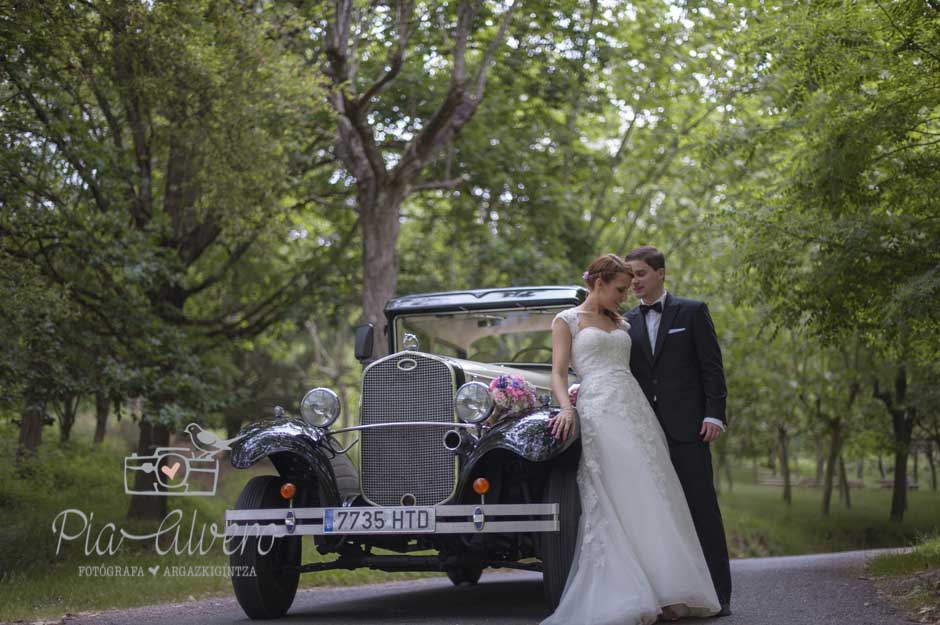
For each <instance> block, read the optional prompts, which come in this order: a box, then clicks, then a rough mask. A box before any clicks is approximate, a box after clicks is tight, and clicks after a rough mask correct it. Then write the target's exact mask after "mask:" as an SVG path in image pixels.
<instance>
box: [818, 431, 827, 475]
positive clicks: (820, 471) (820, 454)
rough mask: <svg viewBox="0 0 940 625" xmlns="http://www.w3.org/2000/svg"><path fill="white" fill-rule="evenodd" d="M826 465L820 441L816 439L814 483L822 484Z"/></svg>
mask: <svg viewBox="0 0 940 625" xmlns="http://www.w3.org/2000/svg"><path fill="white" fill-rule="evenodd" d="M825 467H826V456H825V454H823V446H822V441H821V440H820V439H819V438H817V439H816V484H822V482H823V471H824V470H825Z"/></svg>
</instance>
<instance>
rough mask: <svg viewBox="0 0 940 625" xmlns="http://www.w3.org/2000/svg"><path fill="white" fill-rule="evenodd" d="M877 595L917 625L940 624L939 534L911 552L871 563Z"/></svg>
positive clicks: (927, 539) (891, 555)
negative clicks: (889, 602) (897, 608)
mask: <svg viewBox="0 0 940 625" xmlns="http://www.w3.org/2000/svg"><path fill="white" fill-rule="evenodd" d="M868 571H869V573H871V575H872V576H874V577H875V586H876V587H877V588H878V592H879V593H880V594H881V595H882V596H883V597H885V598H887V599H888V600H889V601H891V602H892V603H894V604H895V605H897V606H898V607H899V608H901V609H902V610H904V612H905V613H906V614H907V617H908V618H909V619H911V620H912V621H914V622H915V623H931V624H935V623H940V535H936V536H933V537H929V538H924V539H923V540H921V542H920V543H918V544H917V545H915V547H914V549H912V550H911V551H910V552H908V553H891V554H885V555H882V556H878V557H877V558H874V559H872V561H871V562H869V564H868Z"/></svg>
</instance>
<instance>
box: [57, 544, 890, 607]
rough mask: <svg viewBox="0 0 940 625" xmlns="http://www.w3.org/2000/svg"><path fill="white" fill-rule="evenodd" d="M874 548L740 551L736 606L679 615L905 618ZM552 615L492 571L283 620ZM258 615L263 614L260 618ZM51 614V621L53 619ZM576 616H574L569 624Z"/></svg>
mask: <svg viewBox="0 0 940 625" xmlns="http://www.w3.org/2000/svg"><path fill="white" fill-rule="evenodd" d="M873 553H876V552H871V551H853V552H845V553H836V554H818V555H810V556H792V557H783V558H755V559H748V560H735V561H734V562H732V565H731V572H732V579H733V583H734V596H733V600H732V611H733V614H732V615H731V616H730V617H725V618H713V619H707V620H697V619H688V620H684V621H681V622H682V623H690V624H691V623H701V624H703V625H704V624H710V625H828V624H833V625H835V624H839V625H905V624H908V623H909V621H907V620H905V618H904V617H903V615H901V614H900V613H899V612H897V611H896V610H894V609H893V608H892V607H890V606H889V605H887V604H885V603H884V602H883V601H881V600H880V599H878V597H877V596H876V594H875V590H874V588H873V587H872V583H871V581H870V580H868V579H867V578H866V577H865V574H864V565H865V561H866V560H867V559H868V558H869V557H871V555H872V554H873ZM545 616H547V608H546V605H545V601H544V599H543V596H542V583H541V575H540V574H536V573H527V572H500V571H495V572H487V573H485V574H484V575H483V577H482V579H481V580H480V583H479V584H478V585H476V586H460V587H454V586H452V585H451V583H450V581H448V579H447V578H446V577H435V578H429V579H420V580H413V581H406V582H392V583H386V584H373V585H368V586H356V587H344V588H316V589H309V590H302V591H300V592H298V593H297V597H296V599H295V600H294V604H293V606H292V607H291V610H290V612H288V614H287V616H285V617H284V618H282V619H279V620H278V621H270V622H276V623H280V624H284V625H287V624H294V623H312V624H317V625H352V624H356V625H361V624H363V623H379V624H382V625H391V624H395V625H476V624H486V625H523V624H525V625H536V624H537V623H539V621H541V620H542V619H543V618H545ZM62 622H63V623H66V624H67V625H110V624H119V625H125V624H134V625H222V624H226V625H228V624H232V623H240V624H247V623H251V622H252V621H250V620H248V619H247V617H246V616H245V615H244V613H243V612H242V611H241V608H240V607H239V606H238V603H237V602H236V601H235V599H234V598H217V599H206V600H201V601H191V602H188V603H176V604H164V605H156V606H146V607H141V608H133V609H130V610H114V611H107V612H100V613H85V614H78V615H74V616H69V617H68V618H66V619H64V620H63V621H62ZM254 622H256V623H261V622H263V621H254ZM47 623H48V621H47ZM572 625H576V624H574V623H573V624H572Z"/></svg>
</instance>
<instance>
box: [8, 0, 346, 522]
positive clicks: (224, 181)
mask: <svg viewBox="0 0 940 625" xmlns="http://www.w3.org/2000/svg"><path fill="white" fill-rule="evenodd" d="M263 18H264V15H263V13H262V14H259V13H256V12H255V11H253V10H249V9H247V8H245V7H240V6H237V5H225V4H221V3H216V2H211V1H209V0H206V1H204V2H195V3H194V2H168V3H157V4H153V5H148V4H137V5H133V4H127V3H123V2H116V3H112V2H107V1H104V0H102V1H100V2H91V3H79V4H61V3H55V2H43V3H32V4H29V5H24V6H22V7H20V8H18V9H17V11H15V12H14V13H13V14H11V15H10V16H9V19H5V20H4V21H3V24H2V26H0V28H2V29H3V33H2V35H3V37H2V38H3V41H4V42H5V44H4V47H3V49H2V54H0V79H2V81H3V85H4V87H5V88H6V90H7V91H8V95H9V97H8V98H7V99H6V100H5V102H4V122H5V130H6V136H5V139H6V141H7V145H8V146H9V147H10V148H12V149H11V150H10V151H9V152H7V153H6V154H5V156H4V158H3V159H2V162H0V166H2V169H3V177H5V178H6V181H7V182H6V188H7V189H9V190H10V191H11V192H13V193H12V195H11V196H7V195H6V193H5V194H4V197H5V198H7V199H5V202H4V209H5V220H4V223H3V226H4V230H3V233H2V234H3V235H4V236H3V246H4V249H5V251H6V253H7V254H9V255H11V256H16V257H17V258H20V259H23V260H25V261H27V262H29V263H31V266H33V267H36V270H37V273H38V274H39V275H41V276H42V280H43V281H44V282H45V283H46V284H51V285H56V286H57V287H58V288H59V289H61V291H62V292H63V293H65V294H66V295H67V297H68V299H69V302H70V303H72V304H74V306H75V307H77V308H78V309H80V310H81V311H82V313H81V314H82V319H83V323H86V322H87V323H89V324H90V326H89V328H90V329H89V332H91V333H93V334H94V335H95V340H96V341H98V342H99V343H100V344H101V345H102V346H103V348H104V353H105V354H107V355H108V357H109V358H110V359H111V360H112V362H113V363H114V366H112V367H110V374H111V376H112V379H113V380H114V386H116V387H118V386H119V387H120V388H122V389H124V390H125V391H126V392H127V393H130V394H132V395H140V396H143V397H145V398H146V400H147V401H146V402H145V405H146V408H147V410H146V413H145V415H144V416H143V418H142V419H141V422H140V439H139V441H138V452H139V453H149V451H150V449H151V448H152V447H154V446H165V445H166V444H167V442H168V435H169V431H170V430H171V429H173V428H174V427H175V426H176V425H177V424H178V423H179V422H180V421H182V420H186V419H190V418H193V417H194V416H195V415H197V414H201V413H204V412H211V411H212V410H213V409H215V408H218V407H219V406H220V405H221V402H222V401H223V399H224V394H223V393H222V392H221V388H220V386H219V384H220V376H219V375H218V374H217V373H216V372H217V370H218V368H217V365H218V362H219V359H220V358H221V354H222V353H224V352H225V351H226V350H231V349H232V348H233V347H235V345H236V343H235V342H236V341H238V340H242V339H245V338H250V337H252V336H255V335H257V334H259V333H261V332H262V331H264V330H265V329H266V328H267V327H269V326H271V324H273V323H275V322H276V321H278V320H279V319H281V318H282V317H283V316H284V315H285V314H287V312H288V311H289V309H290V307H291V306H294V305H296V303H297V302H298V300H299V298H300V297H301V295H303V294H304V291H305V289H306V282H305V280H304V277H305V275H307V274H308V273H310V272H315V271H317V270H318V269H319V268H321V267H325V266H328V265H329V264H330V263H332V262H335V261H336V260H337V255H338V254H341V253H342V250H344V249H345V247H346V246H345V240H342V239H341V238H340V239H336V240H333V239H329V240H328V241H327V243H328V244H323V245H316V244H314V242H313V241H306V242H305V241H293V245H287V244H286V242H287V240H288V236H287V235H288V230H289V228H290V225H291V219H292V214H291V212H290V208H291V206H292V204H291V203H290V202H289V201H286V198H287V197H288V195H289V192H290V191H291V190H292V185H293V184H294V180H295V179H296V178H297V177H302V175H303V174H304V172H305V171H306V170H307V168H308V166H307V164H306V161H305V160H304V159H303V158H302V156H303V153H304V150H305V149H308V148H309V147H310V146H309V144H308V136H316V133H314V132H308V129H309V128H308V124H309V123H311V122H316V121H318V119H319V118H318V117H317V111H318V109H317V108H316V105H315V102H316V99H315V98H311V93H312V91H313V90H314V88H313V86H312V83H311V82H310V81H307V80H304V79H303V78H302V74H301V73H300V72H298V71H297V69H298V67H299V60H298V59H297V58H296V57H295V56H294V55H292V54H288V53H285V51H284V50H283V49H282V48H281V47H280V46H279V44H278V43H277V40H276V38H275V37H272V36H269V35H270V33H269V32H268V24H267V22H266V21H265V20H264V19H263ZM9 197H12V199H13V200H15V203H14V202H13V201H10V200H9ZM301 249H302V250H303V251H300V250H301ZM288 261H290V262H289V264H288ZM262 266H263V267H264V268H265V270H264V271H257V268H259V267H262ZM247 267H253V268H255V271H251V273H252V275H251V278H252V282H251V284H250V285H241V288H233V287H234V285H235V284H236V283H237V282H238V280H239V277H240V272H245V271H246V268H247ZM56 382H61V379H58V380H56ZM27 405H29V404H28V403H27ZM139 477H142V479H144V480H148V479H151V478H150V477H149V476H143V474H141V475H140V476H139ZM138 486H139V487H142V488H149V487H150V484H143V483H142V484H139V485H138ZM164 507H165V500H164V498H159V497H149V498H136V499H135V500H133V501H132V505H131V510H130V513H131V515H132V516H143V517H155V516H157V517H158V516H162V512H163V509H164Z"/></svg>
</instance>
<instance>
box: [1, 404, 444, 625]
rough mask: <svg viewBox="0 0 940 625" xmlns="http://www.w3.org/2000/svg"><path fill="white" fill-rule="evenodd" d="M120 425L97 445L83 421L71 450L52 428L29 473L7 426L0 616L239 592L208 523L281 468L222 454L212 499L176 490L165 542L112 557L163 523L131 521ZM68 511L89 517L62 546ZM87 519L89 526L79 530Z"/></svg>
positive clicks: (313, 582) (372, 574)
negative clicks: (247, 487) (243, 463)
mask: <svg viewBox="0 0 940 625" xmlns="http://www.w3.org/2000/svg"><path fill="white" fill-rule="evenodd" d="M86 425H87V424H86ZM114 429H115V431H114V432H109V435H108V438H107V439H106V441H105V442H104V443H103V444H102V445H91V444H90V443H84V442H82V441H83V440H84V441H87V440H90V439H91V433H90V431H89V432H85V431H84V428H82V427H80V424H76V432H75V433H74V434H73V437H74V441H73V442H72V443H70V444H69V445H68V446H67V447H65V448H59V447H58V446H57V445H56V444H55V442H54V433H53V432H50V431H47V432H46V433H45V434H46V438H47V440H48V439H51V441H52V442H49V443H48V444H44V445H43V447H42V449H41V450H40V456H39V457H40V459H41V461H40V462H36V463H35V464H33V465H32V466H31V467H30V475H29V477H28V479H25V478H23V477H22V476H20V475H18V474H17V472H16V471H15V467H14V465H13V460H14V456H15V447H16V440H17V433H16V431H15V430H14V429H13V427H12V426H10V425H9V424H0V527H2V528H3V532H0V621H13V620H27V621H29V620H37V619H46V618H50V617H52V618H56V617H61V616H63V615H66V614H69V613H77V612H85V611H98V610H103V609H109V608H126V607H132V606H137V605H146V604H152V603H160V602H170V601H185V600H191V599H200V598H205V597H209V596H218V595H223V596H232V586H231V581H230V579H229V577H228V576H227V575H226V574H225V571H224V570H223V569H224V567H226V566H227V565H228V557H227V556H226V555H225V554H224V553H223V551H222V543H221V540H217V541H216V542H215V543H214V544H212V543H211V541H210V534H209V532H208V528H209V527H210V526H211V524H213V523H215V524H216V526H217V527H218V528H220V531H221V526H222V519H223V515H224V511H225V510H226V509H230V508H233V507H234V504H235V501H236V499H237V498H238V494H239V493H240V492H241V489H242V488H243V486H244V484H245V483H246V482H247V481H248V480H249V479H251V478H252V477H254V476H255V475H261V474H265V473H268V474H274V473H275V471H274V469H273V467H270V466H260V465H259V466H257V467H253V468H252V469H250V470H244V471H237V470H234V469H232V468H231V466H230V465H229V464H228V462H227V461H225V460H223V461H221V462H220V469H221V471H220V476H219V486H218V490H217V492H216V495H215V496H214V497H170V498H168V500H167V503H168V506H169V509H170V510H171V511H178V512H177V513H176V514H179V515H180V521H179V523H178V524H177V525H176V527H174V528H170V531H166V532H165V533H164V534H163V535H162V536H161V538H160V539H159V542H158V543H157V542H155V541H154V540H147V541H132V540H124V541H123V542H122V543H121V544H120V548H119V549H117V550H116V553H114V555H103V556H101V555H98V554H97V553H96V545H97V547H99V548H100V549H101V550H104V549H106V548H107V546H108V544H109V543H111V544H113V545H115V546H116V545H117V544H118V540H119V538H120V534H119V532H120V530H121V529H124V530H126V531H128V532H131V533H134V534H137V535H146V534H153V533H154V532H156V531H157V530H158V529H159V526H158V525H156V524H147V523H135V522H131V521H128V520H127V519H126V513H127V509H128V505H129V502H130V497H129V496H128V495H125V494H124V481H123V470H124V466H123V459H124V456H125V455H127V454H129V453H130V451H131V450H132V449H133V440H134V436H135V434H136V433H135V430H136V427H135V426H134V425H133V424H132V423H128V422H127V421H126V420H125V422H124V423H121V424H117V425H116V426H115V428H114ZM184 445H185V443H184ZM67 509H73V510H79V511H81V512H82V514H83V515H84V519H83V518H82V515H79V514H78V513H71V514H70V516H69V517H68V522H67V524H66V528H65V529H66V534H67V535H79V537H78V538H75V539H74V540H65V539H63V540H62V541H61V544H60V541H59V540H58V534H57V533H56V532H54V531H53V521H54V519H56V517H57V516H58V515H59V514H60V513H62V512H63V511H64V510H67ZM60 521H61V518H60ZM85 523H87V526H85ZM109 524H110V525H109ZM83 526H85V527H87V531H85V532H81V531H80V530H81V529H82V527H83ZM60 527H61V525H60ZM193 527H194V528H195V531H193V530H192V528H193ZM203 527H206V531H205V534H203V533H202V532H203ZM165 529H166V528H165ZM304 543H305V544H304V556H303V561H304V562H321V561H324V560H329V559H332V558H333V557H335V556H322V555H320V554H319V553H317V552H316V551H315V549H314V548H313V542H312V541H309V540H307V541H304ZM157 544H159V548H160V551H161V552H162V553H158V552H157V548H156V545H157ZM95 567H97V568H95ZM428 575H429V574H420V573H383V572H380V571H371V570H365V569H361V570H355V571H345V570H343V571H325V572H322V573H317V574H308V575H303V576H301V587H312V586H347V585H356V584H365V583H377V582H384V581H392V580H396V579H412V578H416V577H426V576H428Z"/></svg>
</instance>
